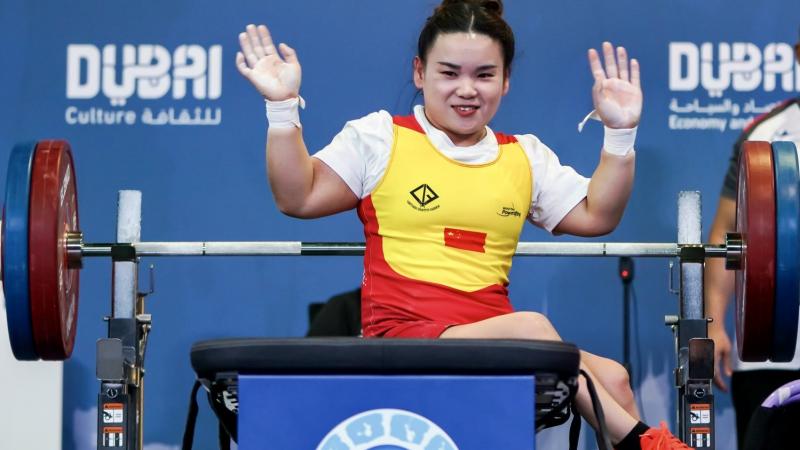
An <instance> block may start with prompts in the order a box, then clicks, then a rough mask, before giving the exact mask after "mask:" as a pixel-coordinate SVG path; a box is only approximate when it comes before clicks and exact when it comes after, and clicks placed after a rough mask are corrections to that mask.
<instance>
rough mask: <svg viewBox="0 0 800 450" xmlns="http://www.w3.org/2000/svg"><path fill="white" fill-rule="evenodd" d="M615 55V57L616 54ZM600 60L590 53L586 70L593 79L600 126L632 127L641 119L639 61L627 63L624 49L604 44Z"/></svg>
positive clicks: (592, 51) (593, 98) (595, 107)
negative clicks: (602, 61)
mask: <svg viewBox="0 0 800 450" xmlns="http://www.w3.org/2000/svg"><path fill="white" fill-rule="evenodd" d="M615 53H616V55H615ZM603 60H604V62H605V67H603V65H602V64H601V63H600V56H599V55H598V53H597V51H596V50H595V49H591V50H589V67H590V68H591V70H592V76H594V86H593V87H592V100H593V102H594V109H595V110H596V111H597V114H598V115H599V116H600V120H602V121H603V124H604V125H605V126H607V127H609V128H633V127H635V126H637V125H638V124H639V119H640V118H641V116H642V87H641V83H640V79H639V62H638V61H636V60H635V59H632V60H630V63H629V62H628V55H627V52H626V51H625V48H624V47H617V49H616V52H615V51H614V47H613V46H612V45H611V44H610V43H609V42H604V43H603Z"/></svg>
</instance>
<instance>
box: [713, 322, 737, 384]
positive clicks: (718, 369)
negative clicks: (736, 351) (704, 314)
mask: <svg viewBox="0 0 800 450" xmlns="http://www.w3.org/2000/svg"><path fill="white" fill-rule="evenodd" d="M708 337H709V338H711V339H713V340H714V384H716V385H717V387H719V388H720V389H722V390H723V391H724V392H727V391H728V385H727V384H726V383H725V379H726V378H730V376H731V375H733V369H732V367H731V339H730V338H729V337H728V333H727V332H726V331H725V325H723V324H722V322H719V323H717V322H716V321H714V322H712V323H711V324H709V326H708Z"/></svg>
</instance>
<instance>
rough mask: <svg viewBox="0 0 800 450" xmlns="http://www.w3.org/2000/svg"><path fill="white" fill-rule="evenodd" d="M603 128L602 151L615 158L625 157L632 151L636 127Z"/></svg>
mask: <svg viewBox="0 0 800 450" xmlns="http://www.w3.org/2000/svg"><path fill="white" fill-rule="evenodd" d="M604 128H605V136H604V137H603V150H605V151H606V152H608V153H611V154H612V155H617V156H625V155H627V154H628V153H630V152H631V151H632V150H633V144H634V142H635V141H636V129H637V127H633V128H608V127H604Z"/></svg>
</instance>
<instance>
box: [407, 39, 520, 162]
mask: <svg viewBox="0 0 800 450" xmlns="http://www.w3.org/2000/svg"><path fill="white" fill-rule="evenodd" d="M414 84H415V85H416V86H417V89H422V94H423V97H424V100H425V114H426V116H427V117H428V120H429V121H430V122H431V124H433V126H435V127H436V128H438V129H440V130H442V131H444V132H445V133H446V134H447V135H448V136H449V137H450V139H451V140H452V141H453V143H454V144H455V145H458V146H468V145H473V144H475V143H477V142H478V141H480V140H481V139H482V138H483V136H484V133H485V128H484V127H485V126H486V124H488V123H489V121H490V120H492V117H494V115H495V113H496V112H497V108H498V107H499V106H500V98H501V97H502V96H503V95H505V94H506V92H508V78H507V77H506V76H505V73H504V70H503V51H502V49H501V48H500V44H499V43H498V42H497V41H495V40H493V39H492V38H490V37H488V36H486V35H484V34H476V33H446V34H440V35H439V36H438V37H437V38H436V40H435V41H434V43H433V46H432V47H431V48H430V50H429V51H428V56H427V62H426V63H425V64H424V65H423V64H422V60H421V59H420V58H419V57H416V58H415V59H414Z"/></svg>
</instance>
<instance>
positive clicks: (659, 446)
mask: <svg viewBox="0 0 800 450" xmlns="http://www.w3.org/2000/svg"><path fill="white" fill-rule="evenodd" d="M639 445H640V446H641V447H642V450H677V449H690V450H691V449H692V447H689V446H688V445H686V444H684V443H683V442H681V441H680V439H678V438H676V437H675V436H673V435H672V433H670V432H669V429H668V428H667V424H666V423H664V421H663V420H662V421H661V428H650V429H649V430H647V432H646V433H645V434H643V435H641V436H640V437H639Z"/></svg>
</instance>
